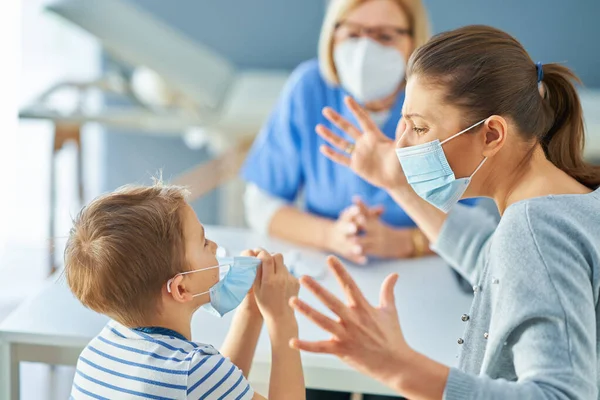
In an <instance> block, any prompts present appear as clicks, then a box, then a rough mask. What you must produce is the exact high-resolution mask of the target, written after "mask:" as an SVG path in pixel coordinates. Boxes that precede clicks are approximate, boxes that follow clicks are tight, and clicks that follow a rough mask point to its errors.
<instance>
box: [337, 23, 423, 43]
mask: <svg viewBox="0 0 600 400" xmlns="http://www.w3.org/2000/svg"><path fill="white" fill-rule="evenodd" d="M412 35H413V31H412V29H408V28H400V27H397V26H390V25H382V26H375V27H367V26H362V25H360V24H356V23H353V22H347V21H342V22H338V23H337V24H335V38H336V39H339V40H345V39H349V38H358V37H363V36H368V37H370V38H371V39H373V40H375V41H376V42H379V43H380V44H382V45H384V46H393V45H395V44H396V43H398V42H399V41H400V40H403V39H404V38H406V37H412Z"/></svg>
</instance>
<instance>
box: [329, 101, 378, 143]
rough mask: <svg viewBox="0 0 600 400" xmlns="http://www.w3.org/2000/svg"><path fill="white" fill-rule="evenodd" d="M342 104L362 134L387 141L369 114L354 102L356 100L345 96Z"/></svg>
mask: <svg viewBox="0 0 600 400" xmlns="http://www.w3.org/2000/svg"><path fill="white" fill-rule="evenodd" d="M344 102H345V103H346V106H348V108H349V109H350V111H351V112H352V114H354V117H355V118H356V121H358V124H359V125H360V128H361V129H362V130H363V132H369V133H371V134H374V135H377V136H383V137H385V138H386V139H387V137H386V136H385V135H384V134H383V133H382V132H381V131H380V130H379V127H378V126H377V124H375V122H373V120H372V119H371V117H370V116H369V114H367V112H366V111H365V110H364V109H363V108H362V107H361V106H360V105H359V104H358V103H357V102H356V100H354V99H353V98H352V97H350V96H346V98H345V99H344ZM332 122H333V121H332ZM355 129H356V128H355Z"/></svg>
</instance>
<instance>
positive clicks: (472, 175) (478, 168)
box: [469, 157, 488, 179]
mask: <svg viewBox="0 0 600 400" xmlns="http://www.w3.org/2000/svg"><path fill="white" fill-rule="evenodd" d="M487 159H488V158H487V157H483V160H482V161H481V162H480V163H479V165H478V166H477V168H475V171H473V173H472V174H471V176H470V177H469V179H473V177H474V176H475V174H476V173H477V171H479V170H480V169H481V167H483V164H485V162H486V161H487Z"/></svg>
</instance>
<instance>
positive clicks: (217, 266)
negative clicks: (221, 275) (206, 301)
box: [167, 263, 231, 297]
mask: <svg viewBox="0 0 600 400" xmlns="http://www.w3.org/2000/svg"><path fill="white" fill-rule="evenodd" d="M228 265H231V264H229V263H227V264H219V265H215V266H214V267H208V268H201V269H195V270H193V271H186V272H180V273H178V274H176V275H175V276H174V277H172V278H171V279H169V280H168V281H167V292H168V293H171V283H173V279H175V278H177V277H178V276H179V275H187V274H193V273H194V272H201V271H207V270H209V269H215V268H221V267H225V266H228ZM206 293H208V292H202V293H199V294H195V295H193V296H192V297H197V296H202V295H203V294H206Z"/></svg>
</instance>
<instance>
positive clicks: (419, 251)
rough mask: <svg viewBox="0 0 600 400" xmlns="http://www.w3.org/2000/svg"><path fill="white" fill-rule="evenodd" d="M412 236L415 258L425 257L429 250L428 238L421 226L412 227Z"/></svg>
mask: <svg viewBox="0 0 600 400" xmlns="http://www.w3.org/2000/svg"><path fill="white" fill-rule="evenodd" d="M410 237H411V238H412V243H413V247H414V251H413V255H412V256H413V258H418V257H423V256H424V255H425V252H426V251H427V238H425V235H424V234H423V232H421V230H420V229H419V228H415V229H412V230H411V232H410Z"/></svg>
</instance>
